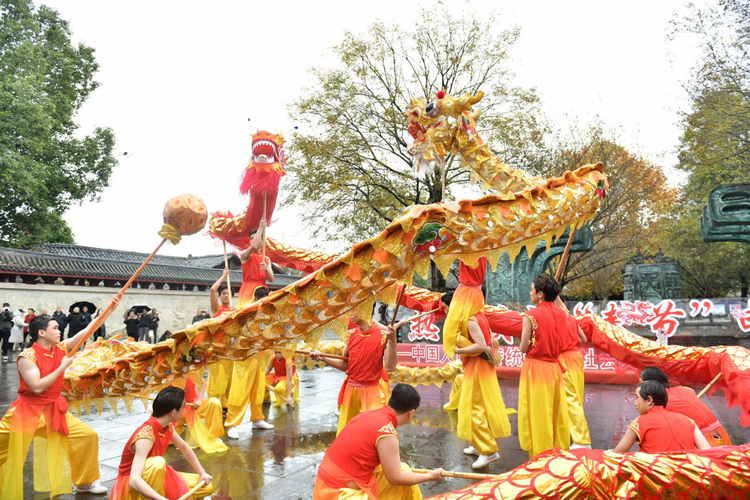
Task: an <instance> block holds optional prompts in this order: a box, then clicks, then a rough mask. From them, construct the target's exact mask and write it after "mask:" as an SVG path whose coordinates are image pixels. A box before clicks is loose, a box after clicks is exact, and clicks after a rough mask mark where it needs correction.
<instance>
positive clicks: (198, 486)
mask: <svg viewBox="0 0 750 500" xmlns="http://www.w3.org/2000/svg"><path fill="white" fill-rule="evenodd" d="M204 484H206V483H205V481H198V484H196V485H195V486H193V488H192V489H191V490H190V491H188V492H187V493H185V494H184V495H182V496H181V497H180V498H179V500H187V499H188V498H190V497H191V496H193V493H195V492H196V491H198V490H199V489H201V488H203V485H204Z"/></svg>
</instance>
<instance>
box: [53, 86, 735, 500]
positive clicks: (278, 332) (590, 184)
mask: <svg viewBox="0 0 750 500" xmlns="http://www.w3.org/2000/svg"><path fill="white" fill-rule="evenodd" d="M480 99H481V95H474V96H471V95H466V96H462V97H459V98H453V97H451V96H444V97H443V98H442V99H439V101H440V102H438V103H429V104H425V102H424V101H422V100H414V101H413V102H412V105H411V106H410V109H409V110H407V112H406V116H407V119H408V120H409V131H410V132H411V133H412V135H413V136H414V138H415V143H414V145H413V147H412V153H413V154H414V155H415V162H416V163H417V164H420V163H424V162H429V161H438V162H441V161H444V159H445V156H446V155H447V154H458V155H461V158H462V162H463V164H465V165H466V166H468V167H469V168H471V169H472V172H473V173H474V175H476V176H477V177H478V178H479V179H481V180H482V181H483V182H484V183H485V184H486V185H487V186H489V188H491V189H492V190H493V191H494V193H495V194H490V195H488V196H485V197H483V198H480V199H476V200H460V201H456V202H449V203H441V204H435V205H429V206H417V207H411V208H409V209H407V210H406V211H405V212H404V213H403V214H402V215H401V216H400V217H399V218H397V219H395V220H394V221H393V222H392V223H391V224H389V225H388V226H387V227H386V228H385V229H384V230H383V231H382V232H381V233H380V234H378V235H376V236H374V237H372V238H370V239H368V240H365V241H362V242H360V243H357V244H355V245H353V247H352V248H351V249H350V250H349V251H347V252H346V253H344V254H342V255H338V256H326V255H324V254H321V253H319V252H307V251H303V253H304V255H302V254H300V253H299V252H297V250H299V249H293V247H289V246H286V245H283V244H280V243H274V242H271V243H269V255H270V256H271V257H272V258H273V259H274V260H276V261H279V262H280V263H281V261H280V259H278V257H279V256H284V255H286V257H285V258H287V259H288V260H289V261H293V260H295V259H296V260H297V261H298V264H299V265H300V266H307V267H306V268H304V269H305V270H306V271H307V272H309V273H310V274H308V275H307V276H305V277H304V278H302V279H300V280H299V281H297V282H296V283H294V284H292V285H289V286H287V287H286V288H284V289H282V290H279V291H276V292H273V293H272V294H271V295H269V296H268V297H266V298H264V299H262V300H260V301H258V302H255V303H253V304H250V305H248V306H246V307H244V308H242V309H239V310H237V311H233V312H232V313H229V314H227V315H225V316H223V317H220V318H216V319H211V320H206V321H203V322H201V323H198V324H195V325H191V326H190V327H188V328H186V329H185V330H182V331H180V332H177V333H175V334H174V335H173V336H172V338H171V339H169V340H168V341H166V342H163V343H160V344H157V345H154V346H143V347H140V348H139V349H138V350H135V351H125V350H122V351H120V352H114V351H113V352H112V353H111V355H112V357H109V358H108V359H107V360H106V361H104V360H103V359H94V358H91V359H90V361H91V362H89V363H88V364H83V363H82V362H81V361H80V360H79V361H77V362H76V363H74V365H73V366H72V367H71V370H70V371H69V372H68V373H67V374H66V379H65V384H64V386H63V393H64V394H65V395H66V396H67V397H68V398H69V400H71V401H72V402H73V404H74V405H75V404H76V402H80V401H81V400H84V401H92V402H94V404H97V403H102V402H103V401H104V400H106V399H109V398H112V399H116V398H126V402H127V399H128V398H132V397H141V398H144V397H147V395H148V394H150V393H151V392H152V391H154V390H158V389H159V388H161V387H163V386H164V385H166V384H169V383H171V382H172V381H175V380H177V379H181V378H184V377H185V376H186V375H187V374H189V373H191V372H194V371H196V370H200V369H203V368H204V367H205V365H206V364H210V363H216V362H222V361H224V360H230V361H231V360H242V359H246V358H248V357H249V356H252V355H255V354H257V353H258V352H260V351H263V350H266V349H276V348H280V349H282V350H284V349H287V350H288V349H290V348H292V346H295V345H296V344H297V343H298V342H299V341H300V340H302V339H304V340H305V341H307V342H308V344H310V345H312V346H316V345H319V341H320V338H321V336H322V333H323V332H324V331H325V330H332V331H334V332H336V333H338V334H340V336H342V338H343V337H344V336H345V332H346V329H347V322H348V319H349V318H351V317H352V316H353V315H355V314H356V315H367V314H370V312H371V310H372V305H373V302H374V301H375V300H376V299H379V300H381V301H383V302H385V303H388V304H391V305H394V303H395V301H396V300H397V290H398V288H399V286H400V285H402V284H406V285H410V284H411V280H412V277H413V275H414V273H415V272H416V273H419V274H420V275H421V276H425V277H426V275H427V273H428V271H429V268H430V264H431V263H432V262H434V263H435V264H436V265H437V267H438V268H439V269H440V270H441V272H443V273H446V272H447V271H448V270H449V268H450V266H451V264H452V263H453V262H454V261H455V260H456V259H460V260H462V261H464V262H465V263H467V264H468V265H472V266H473V265H476V262H477V260H478V259H479V258H480V257H482V256H486V257H487V259H488V261H489V262H490V263H491V264H492V265H496V264H497V262H498V260H499V259H500V257H501V255H502V254H503V253H505V252H508V253H509V255H510V257H511V258H514V257H515V256H516V255H517V254H518V253H519V252H520V251H521V249H522V248H524V247H526V248H527V249H532V250H533V249H534V248H536V246H537V244H538V243H539V242H541V241H545V242H548V243H550V242H551V241H552V240H553V239H554V238H559V237H560V235H562V233H563V232H564V231H565V230H566V229H567V228H569V227H580V226H581V225H583V224H584V223H585V222H586V221H588V220H590V219H591V218H592V217H593V216H594V215H595V213H596V211H597V209H598V207H599V203H600V200H601V197H602V196H603V194H604V189H606V183H607V178H606V176H605V175H604V173H603V166H602V165H601V164H597V165H588V166H584V167H581V168H579V169H577V170H576V171H574V172H566V173H565V174H564V175H563V176H561V177H557V178H553V179H541V178H535V177H530V176H528V175H526V174H524V173H522V172H519V171H516V170H513V169H511V168H509V167H508V166H506V165H504V164H503V163H502V162H500V161H499V160H498V159H497V158H495V157H494V156H493V155H492V154H491V152H490V151H489V149H488V148H487V145H486V144H485V143H484V142H483V141H482V139H481V137H480V136H479V135H478V133H477V131H476V128H475V125H474V120H475V118H476V117H477V116H478V113H477V111H476V110H474V109H473V105H474V104H476V103H477V102H478V101H479V100H480ZM430 104H432V106H430ZM436 110H437V111H436ZM235 219H236V218H235ZM235 219H232V218H226V217H225V218H223V220H222V221H221V224H214V225H212V227H211V232H212V234H213V235H214V236H216V237H219V238H222V239H229V238H228V237H229V236H231V233H232V232H233V231H237V230H238V225H239V222H242V221H240V220H239V219H237V220H235ZM234 222H237V224H235V223H234ZM245 224H247V222H246V221H245ZM243 230H244V231H246V230H247V225H245V228H244V229H243ZM292 254H294V255H292ZM283 265H284V264H283ZM436 299H437V297H436V295H434V294H432V293H431V292H427V291H421V290H418V289H412V290H410V292H409V293H407V294H406V296H405V299H404V300H405V301H406V302H405V304H406V303H411V305H409V306H408V307H412V308H416V309H420V310H426V309H427V307H429V304H430V303H434V301H435V300H436ZM420 304H421V306H422V307H414V306H417V305H420ZM488 312H492V313H493V314H495V317H496V318H497V321H500V324H501V326H502V325H504V328H506V331H500V332H498V333H505V334H511V335H512V334H513V331H515V330H514V329H517V333H516V335H518V334H520V326H519V325H520V321H518V320H517V318H516V317H515V316H514V315H518V313H515V312H513V311H503V310H500V309H498V310H497V311H491V310H490V311H488ZM580 320H581V323H582V326H583V328H584V331H585V332H586V334H587V336H588V338H589V340H591V341H592V342H594V344H596V345H597V346H598V347H599V348H601V349H603V350H605V351H607V352H609V353H610V354H612V355H613V356H614V357H615V358H617V359H621V360H623V361H627V362H629V363H631V364H633V365H635V366H639V367H640V366H644V365H646V364H654V365H657V366H660V367H662V368H663V369H664V370H665V371H666V372H667V374H668V375H669V376H670V377H674V378H676V379H678V380H685V381H688V382H692V383H707V382H708V381H710V380H711V379H712V378H713V377H714V376H715V375H716V374H717V373H722V374H723V378H722V380H720V381H719V383H718V384H717V385H718V387H720V388H722V389H724V391H725V392H726V394H727V401H728V403H729V404H733V403H739V404H740V405H741V407H742V415H743V424H744V425H747V424H748V423H750V413H749V412H748V410H750V357H749V356H748V352H747V351H746V350H744V349H742V348H735V347H714V348H693V347H679V346H669V347H662V346H659V345H658V344H656V343H655V342H651V341H649V340H647V339H644V338H642V337H638V336H635V335H633V334H631V333H630V332H628V331H627V330H625V329H624V328H622V327H619V326H616V325H610V324H609V323H606V322H605V321H603V320H602V319H601V318H598V317H596V316H592V315H587V316H583V317H581V318H580ZM332 348H334V347H332ZM91 356H94V355H93V354H92V355H91ZM79 363H80V364H79ZM445 369H446V374H445V376H446V377H450V376H452V374H451V373H453V372H455V370H454V369H453V368H452V367H446V368H445ZM448 372H451V373H448ZM408 376H412V377H414V380H413V381H412V383H419V381H418V380H417V377H416V376H415V375H413V374H412V375H409V374H408V373H405V374H404V375H402V377H403V378H405V379H406V378H408ZM729 450H730V451H728V452H727V453H726V454H725V455H722V457H723V458H721V460H725V461H726V463H737V464H741V467H739V469H740V470H736V472H735V473H734V474H733V475H731V477H729V478H728V479H727V478H726V477H724V476H725V475H722V474H723V473H722V472H721V470H723V469H721V470H720V469H711V468H710V465H706V464H707V463H708V462H705V461H704V460H703V459H702V458H700V457H702V456H703V455H699V454H696V455H692V454H690V455H670V456H659V455H648V456H647V457H646V458H643V459H642V460H645V461H650V462H649V466H648V467H649V468H651V469H654V468H656V467H660V468H667V467H670V466H672V465H674V464H677V467H673V468H675V469H679V470H682V469H687V468H688V466H689V465H690V464H692V463H693V462H698V465H699V466H700V467H704V468H705V470H706V473H705V474H704V475H703V476H701V478H702V480H704V481H711V480H713V479H714V478H713V476H714V475H716V476H721V477H718V478H717V479H716V480H717V481H719V480H724V481H725V482H728V483H732V484H735V483H738V482H742V481H745V483H746V482H747V481H748V479H749V478H750V468H748V467H747V464H746V461H741V460H740V459H739V458H738V455H736V454H732V453H734V452H733V451H731V449H729ZM745 453H746V450H745ZM635 455H638V454H635ZM640 455H643V454H640ZM745 456H746V455H745ZM543 457H545V458H544V460H543V461H540V460H541V458H540V457H537V459H536V460H535V461H534V462H530V463H528V464H525V465H524V466H522V467H521V468H519V469H515V470H514V471H511V472H509V473H507V474H505V475H502V476H498V478H496V479H491V480H488V481H485V482H483V483H480V484H479V485H475V488H476V489H475V490H473V491H474V492H473V493H471V494H469V493H468V492H454V493H450V494H446V495H443V496H442V497H441V498H478V499H481V498H531V496H529V495H530V494H529V493H528V491H529V488H528V487H527V486H529V484H532V485H542V484H563V483H561V481H568V483H565V484H567V485H568V486H567V487H566V488H567V490H566V491H568V492H570V493H569V494H570V495H572V496H570V498H578V496H575V495H579V492H577V491H573V490H576V489H577V490H581V489H582V488H583V485H586V484H588V485H589V486H586V487H587V488H590V490H587V491H595V490H596V488H600V489H601V488H604V486H602V487H599V486H597V484H605V485H606V484H609V485H611V484H614V482H615V481H619V483H617V484H621V490H618V491H626V490H628V488H630V489H631V491H639V490H640V489H643V490H644V491H646V492H650V491H651V490H649V488H650V487H651V483H650V482H648V481H641V482H638V481H637V480H633V481H630V480H628V479H627V477H625V478H622V477H620V476H618V475H617V474H614V475H613V474H611V473H610V472H609V471H610V470H611V468H613V467H616V465H615V464H614V461H616V460H618V459H620V457H614V458H611V460H610V463H611V465H609V466H608V467H609V469H608V468H607V467H604V466H601V465H596V466H594V465H592V464H590V463H587V462H584V459H578V458H575V456H574V455H571V454H568V453H566V452H555V453H550V454H546V455H543ZM571 457H573V458H571ZM649 457H650V458H649ZM606 458H607V457H606V456H605V459H606ZM637 458H639V459H640V457H637ZM605 462H606V460H605ZM633 463H634V464H637V463H638V461H637V460H635V459H634V462H633ZM717 463H718V462H717ZM722 463H723V462H722ZM633 467H634V469H633V470H636V465H633ZM696 467H697V466H696ZM641 470H643V469H641ZM660 470H661V469H660ZM696 470H697V469H696ZM701 470H703V469H701ZM634 474H635V472H634V473H633V477H634V478H635V475H634ZM666 474H667V472H665V476H664V477H665V480H674V481H677V480H678V476H677V474H678V473H677V472H673V473H671V474H672V475H670V476H667V475H666ZM586 481H588V483H586ZM597 481H599V483H597ZM607 481H609V483H607ZM607 487H609V486H607ZM550 491H552V490H550ZM472 495H473V496H472ZM566 495H568V493H566ZM543 497H544V496H543ZM548 498H552V496H548ZM618 498H619V497H618ZM622 498H628V497H626V496H623V497H622Z"/></svg>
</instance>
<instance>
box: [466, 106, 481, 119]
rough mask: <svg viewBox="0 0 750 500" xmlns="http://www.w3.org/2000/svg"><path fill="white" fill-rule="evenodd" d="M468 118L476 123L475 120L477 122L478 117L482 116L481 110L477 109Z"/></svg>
mask: <svg viewBox="0 0 750 500" xmlns="http://www.w3.org/2000/svg"><path fill="white" fill-rule="evenodd" d="M469 116H470V117H471V119H472V120H474V122H476V121H477V120H479V117H480V116H482V110H481V109H479V108H477V109H475V110H474V112H473V113H471V114H470V115H469Z"/></svg>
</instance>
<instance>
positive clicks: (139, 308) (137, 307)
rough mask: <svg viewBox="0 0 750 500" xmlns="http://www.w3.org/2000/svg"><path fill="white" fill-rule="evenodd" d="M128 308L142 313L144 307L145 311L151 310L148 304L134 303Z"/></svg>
mask: <svg viewBox="0 0 750 500" xmlns="http://www.w3.org/2000/svg"><path fill="white" fill-rule="evenodd" d="M130 308H131V309H132V310H134V311H135V312H137V313H142V312H143V310H144V309H146V310H147V311H150V310H151V306H149V305H148V304H136V305H134V306H130Z"/></svg>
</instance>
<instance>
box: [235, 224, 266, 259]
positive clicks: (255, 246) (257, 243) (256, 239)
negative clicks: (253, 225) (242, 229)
mask: <svg viewBox="0 0 750 500" xmlns="http://www.w3.org/2000/svg"><path fill="white" fill-rule="evenodd" d="M266 227H268V225H267V224H266V221H264V220H261V221H260V224H259V226H258V229H253V230H252V231H250V236H251V237H252V239H251V240H250V246H249V247H247V248H246V249H245V250H243V251H242V252H240V261H241V262H242V263H243V264H244V263H245V262H247V261H248V260H249V259H250V256H251V255H252V254H254V253H258V252H260V247H261V245H262V244H263V232H264V231H265V229H266Z"/></svg>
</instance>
